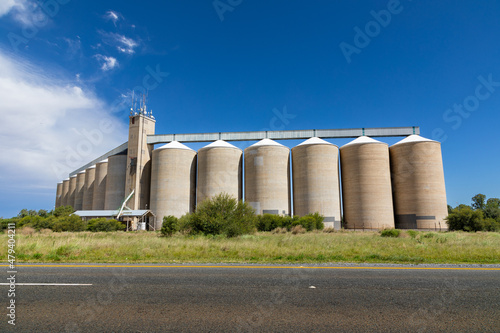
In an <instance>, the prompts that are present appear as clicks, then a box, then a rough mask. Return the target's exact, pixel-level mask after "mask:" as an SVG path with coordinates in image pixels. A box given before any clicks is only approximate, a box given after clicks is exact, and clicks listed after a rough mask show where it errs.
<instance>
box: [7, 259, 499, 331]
mask: <svg viewBox="0 0 500 333" xmlns="http://www.w3.org/2000/svg"><path fill="white" fill-rule="evenodd" d="M53 266H55V267H41V266H38V267H31V266H30V267H18V272H17V274H16V283H26V284H28V283H32V284H35V285H17V286H16V297H15V300H16V303H15V304H16V326H15V328H14V327H13V326H12V325H9V324H8V323H7V320H8V317H7V316H6V314H7V311H8V310H7V309H6V307H7V306H8V302H9V298H8V297H7V292H8V289H9V287H8V286H5V285H2V286H0V293H1V297H0V303H3V304H1V308H2V309H3V310H2V311H3V312H4V314H3V315H2V316H1V318H2V320H1V322H0V331H1V332H10V331H15V332H368V331H369V332H436V331H440V332H499V331H500V270H498V268H497V270H459V269H416V270H415V269H396V268H394V269H393V268H391V269H387V268H383V267H382V268H381V267H377V268H375V269H371V268H368V267H364V268H362V269H352V268H329V267H326V266H321V267H322V268H298V267H291V266H275V267H270V266H266V267H262V266H249V267H235V266H229V267H227V266H226V267H223V266H222V267H221V266H218V267H186V266H184V267H159V266H155V267H137V266H139V265H137V266H133V265H129V266H128V267H118V265H116V266H113V267H92V266H96V265H81V266H82V267H67V265H53ZM142 266H144V265H142ZM2 270H3V271H4V274H3V275H4V276H5V277H8V274H7V267H5V266H4V267H1V268H0V271H2ZM2 280H3V281H2V282H4V283H6V282H7V281H6V279H2ZM39 283H64V284H91V285H38V284H39ZM313 287H315V288H313Z"/></svg>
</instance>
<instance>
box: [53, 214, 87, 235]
mask: <svg viewBox="0 0 500 333" xmlns="http://www.w3.org/2000/svg"><path fill="white" fill-rule="evenodd" d="M86 227H87V224H86V223H85V222H84V221H82V219H81V218H80V216H78V215H71V216H63V217H60V218H58V219H56V220H55V221H54V223H53V225H52V230H54V231H56V232H61V231H85V230H86Z"/></svg>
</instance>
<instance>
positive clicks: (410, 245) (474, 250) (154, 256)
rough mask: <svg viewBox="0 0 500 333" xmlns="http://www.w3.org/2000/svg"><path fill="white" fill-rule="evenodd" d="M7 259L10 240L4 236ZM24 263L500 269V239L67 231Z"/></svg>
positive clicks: (43, 237)
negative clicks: (398, 265)
mask: <svg viewBox="0 0 500 333" xmlns="http://www.w3.org/2000/svg"><path fill="white" fill-rule="evenodd" d="M0 244H4V246H0V255H1V256H2V258H7V250H8V248H7V234H0ZM16 256H17V260H18V262H93V263H124V262H129V263H157V262H162V263H179V262H198V263H209V262H210V263H218V262H224V263H327V262H357V263H361V262H368V263H452V264H460V263H475V264H499V263H500V233H464V232H401V234H400V237H397V238H393V237H381V235H380V233H377V232H352V231H344V232H334V233H321V232H308V233H305V234H298V235H292V234H291V233H290V232H288V233H285V234H271V233H270V232H267V233H264V232H262V233H256V234H254V235H244V236H240V237H236V238H225V237H220V236H183V235H180V234H175V235H174V236H172V237H159V234H158V233H155V232H127V233H125V232H108V233H105V232H97V233H92V232H64V233H33V234H31V235H23V234H22V233H21V232H19V233H18V235H17V242H16Z"/></svg>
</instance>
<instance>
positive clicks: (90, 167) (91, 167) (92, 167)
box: [87, 164, 95, 169]
mask: <svg viewBox="0 0 500 333" xmlns="http://www.w3.org/2000/svg"><path fill="white" fill-rule="evenodd" d="M87 169H95V164H94V165H92V166H89V167H88V168H87Z"/></svg>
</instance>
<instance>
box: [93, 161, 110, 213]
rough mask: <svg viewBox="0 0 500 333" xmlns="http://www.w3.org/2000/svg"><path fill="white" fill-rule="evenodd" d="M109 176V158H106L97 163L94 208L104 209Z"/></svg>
mask: <svg viewBox="0 0 500 333" xmlns="http://www.w3.org/2000/svg"><path fill="white" fill-rule="evenodd" d="M107 178H108V160H107V159H105V160H103V161H101V162H98V163H96V165H95V181H94V194H93V197H92V210H103V209H104V199H105V196H106V181H107Z"/></svg>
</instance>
